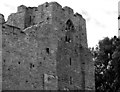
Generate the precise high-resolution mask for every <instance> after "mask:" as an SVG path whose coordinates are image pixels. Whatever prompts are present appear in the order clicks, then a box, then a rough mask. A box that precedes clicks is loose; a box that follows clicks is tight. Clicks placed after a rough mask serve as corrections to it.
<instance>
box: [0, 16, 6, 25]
mask: <svg viewBox="0 0 120 92" xmlns="http://www.w3.org/2000/svg"><path fill="white" fill-rule="evenodd" d="M4 22H5V19H4V15H3V14H0V24H3V23H4Z"/></svg>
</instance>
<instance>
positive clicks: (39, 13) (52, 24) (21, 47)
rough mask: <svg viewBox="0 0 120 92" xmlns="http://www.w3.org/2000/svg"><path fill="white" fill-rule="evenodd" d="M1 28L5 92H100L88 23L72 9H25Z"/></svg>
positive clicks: (52, 6)
mask: <svg viewBox="0 0 120 92" xmlns="http://www.w3.org/2000/svg"><path fill="white" fill-rule="evenodd" d="M0 28H1V29H2V51H3V52H2V53H3V54H2V72H3V73H2V75H3V78H2V89H3V90H91V91H92V90H95V80H94V63H93V61H92V55H91V53H90V51H89V50H88V44H87V34H86V20H85V19H84V18H83V17H82V15H80V14H79V13H74V11H73V9H71V8H70V7H68V6H65V7H62V6H61V5H60V4H58V3H57V2H50V3H48V2H46V3H44V4H42V5H39V6H38V7H26V6H25V5H20V6H18V8H17V12H16V13H12V14H10V15H9V16H8V20H7V21H5V20H4V16H3V15H2V14H0ZM8 75H10V76H8Z"/></svg>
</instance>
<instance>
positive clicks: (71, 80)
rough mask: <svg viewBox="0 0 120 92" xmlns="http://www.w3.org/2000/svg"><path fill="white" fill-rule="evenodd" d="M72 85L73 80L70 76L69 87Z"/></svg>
mask: <svg viewBox="0 0 120 92" xmlns="http://www.w3.org/2000/svg"><path fill="white" fill-rule="evenodd" d="M72 84H73V78H72V76H70V85H72Z"/></svg>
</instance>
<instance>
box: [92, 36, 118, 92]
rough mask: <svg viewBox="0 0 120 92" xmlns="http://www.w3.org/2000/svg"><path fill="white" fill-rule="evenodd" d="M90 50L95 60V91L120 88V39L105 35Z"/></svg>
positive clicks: (104, 91)
mask: <svg viewBox="0 0 120 92" xmlns="http://www.w3.org/2000/svg"><path fill="white" fill-rule="evenodd" d="M91 51H92V54H93V56H94V62H95V85H96V87H95V88H96V92H117V91H118V90H119V89H120V39H119V38H117V37H116V36H114V37H113V38H111V39H110V38H108V37H105V38H104V39H103V40H100V41H99V43H98V46H96V48H92V49H91Z"/></svg>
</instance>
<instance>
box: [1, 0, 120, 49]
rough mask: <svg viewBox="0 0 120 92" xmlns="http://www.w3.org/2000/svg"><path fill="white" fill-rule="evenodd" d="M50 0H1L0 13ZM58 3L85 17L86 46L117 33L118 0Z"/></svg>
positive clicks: (60, 1) (91, 45)
mask: <svg viewBox="0 0 120 92" xmlns="http://www.w3.org/2000/svg"><path fill="white" fill-rule="evenodd" d="M51 1H52V0H1V1H0V13H2V14H4V16H5V19H6V20H7V17H8V16H9V15H10V13H15V12H16V11H17V7H18V6H19V5H22V4H23V5H26V6H31V7H32V6H36V7H37V6H38V5H40V4H43V3H45V2H51ZM54 1H56V2H58V3H59V4H60V5H62V6H63V7H64V6H69V7H71V8H72V9H73V10H74V12H78V13H80V14H82V16H83V17H84V18H85V19H86V28H87V39H88V46H89V47H93V46H96V44H97V43H98V41H99V40H102V39H103V38H104V37H109V38H111V37H113V36H114V35H116V36H117V35H118V1H119V0H54Z"/></svg>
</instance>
